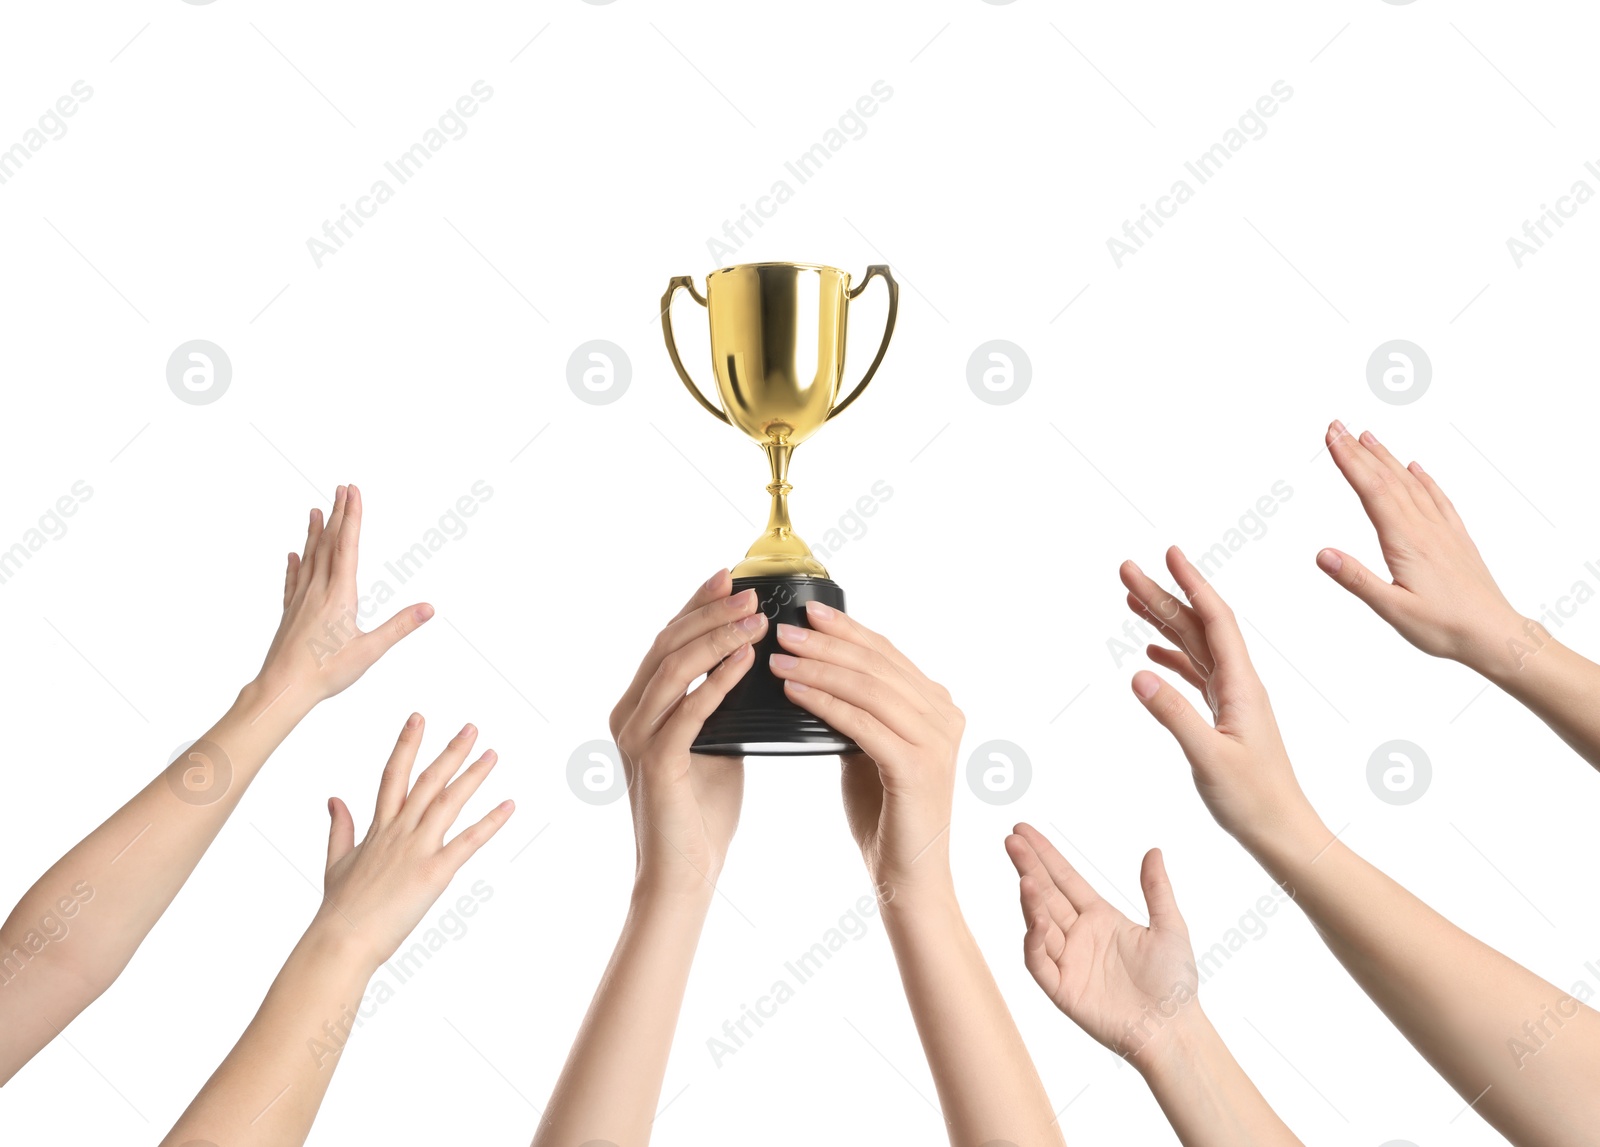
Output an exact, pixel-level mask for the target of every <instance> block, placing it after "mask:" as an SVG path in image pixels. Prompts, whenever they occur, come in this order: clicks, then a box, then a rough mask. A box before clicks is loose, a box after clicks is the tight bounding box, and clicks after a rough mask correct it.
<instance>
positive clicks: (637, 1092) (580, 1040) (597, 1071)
mask: <svg viewBox="0 0 1600 1147" xmlns="http://www.w3.org/2000/svg"><path fill="white" fill-rule="evenodd" d="M709 906H710V891H709V889H704V890H696V891H694V892H692V893H688V894H685V895H682V896H676V895H673V896H658V895H653V894H650V893H646V892H636V893H635V895H634V898H633V902H632V904H631V905H630V906H629V910H628V919H627V921H626V923H624V925H623V928H622V935H621V937H620V938H619V939H618V940H617V946H616V949H615V950H614V951H613V952H612V955H611V962H610V964H608V965H607V966H606V970H605V974H604V976H602V978H601V980H600V986H599V987H598V988H597V989H596V990H595V995H594V1000H593V1002H592V1003H591V1004H590V1005H589V1011H588V1014H587V1015H585V1016H584V1019H583V1024H582V1026H581V1027H580V1028H579V1029H578V1036H577V1038H576V1039H575V1040H574V1041H573V1044H572V1051H571V1052H570V1053H568V1055H567V1062H566V1066H565V1067H564V1068H562V1071H561V1078H560V1079H559V1080H557V1081H556V1086H555V1090H554V1092H552V1094H551V1096H550V1103H549V1105H548V1106H547V1107H546V1108H545V1112H544V1116H543V1118H542V1119H541V1120H540V1122H539V1130H538V1133H537V1134H536V1135H535V1136H534V1140H533V1142H534V1147H566V1145H567V1144H572V1143H585V1142H588V1141H590V1140H601V1141H609V1142H612V1143H617V1144H620V1145H621V1147H640V1145H642V1144H644V1143H646V1142H647V1141H648V1140H649V1138H650V1126H651V1123H652V1121H653V1120H654V1118H655V1114H656V1105H657V1103H658V1102H659V1101H660V1096H661V1081H662V1079H663V1077H664V1076H665V1075H666V1070H667V1055H668V1053H669V1052H670V1051H671V1049H672V1038H673V1034H674V1033H675V1032H676V1030H677V1027H678V1012H679V1010H680V1009H681V1008H682V1006H683V993H684V989H685V987H686V986H687V984H688V981H689V969H690V966H691V964H692V963H693V962H694V953H695V948H696V947H697V946H698V944H699V942H700V930H701V927H702V926H703V925H704V923H705V917H706V911H707V909H708V908H709Z"/></svg>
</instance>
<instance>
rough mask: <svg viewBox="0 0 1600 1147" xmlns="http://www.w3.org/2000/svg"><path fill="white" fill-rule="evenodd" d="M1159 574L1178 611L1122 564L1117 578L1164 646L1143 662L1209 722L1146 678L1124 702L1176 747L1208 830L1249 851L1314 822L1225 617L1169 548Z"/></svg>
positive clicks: (1141, 676)
mask: <svg viewBox="0 0 1600 1147" xmlns="http://www.w3.org/2000/svg"><path fill="white" fill-rule="evenodd" d="M1167 569H1168V570H1170V571H1171V573H1172V576H1173V577H1174V578H1175V579H1176V580H1177V583H1178V585H1179V587H1180V588H1181V589H1182V590H1183V593H1184V596H1185V597H1186V598H1187V599H1188V601H1187V603H1185V602H1182V601H1179V600H1178V599H1177V598H1175V597H1173V596H1172V595H1171V594H1169V593H1168V592H1167V591H1166V590H1164V589H1162V588H1161V586H1160V585H1158V584H1157V583H1156V582H1154V581H1152V580H1151V579H1150V578H1149V577H1148V576H1146V574H1145V573H1144V571H1143V570H1141V569H1140V568H1139V567H1138V566H1137V565H1135V564H1134V563H1133V562H1131V561H1129V562H1124V563H1123V564H1122V569H1121V576H1122V584H1123V585H1124V586H1126V587H1127V589H1128V607H1129V608H1130V609H1132V610H1133V612H1134V613H1136V614H1137V615H1139V616H1140V617H1141V618H1143V619H1144V620H1145V621H1147V622H1149V623H1151V624H1152V625H1154V626H1156V627H1157V628H1158V629H1159V630H1160V631H1161V633H1162V635H1163V636H1164V637H1166V639H1167V640H1168V641H1170V642H1172V645H1173V648H1170V649H1169V648H1167V647H1165V646H1161V645H1151V646H1150V647H1149V648H1148V650H1147V652H1148V653H1149V656H1150V660H1152V661H1154V662H1155V663H1156V664H1157V665H1161V666H1163V667H1165V668H1167V669H1170V670H1171V671H1172V672H1174V673H1176V674H1177V675H1178V676H1179V677H1182V678H1183V679H1184V680H1185V681H1186V682H1188V683H1189V684H1190V685H1191V686H1193V687H1194V688H1195V689H1196V690H1197V691H1198V692H1199V693H1200V694H1201V695H1202V696H1203V697H1204V698H1205V700H1206V704H1207V706H1208V707H1209V708H1210V710H1211V716H1212V721H1211V722H1209V723H1208V722H1207V721H1206V720H1205V719H1204V718H1202V717H1201V716H1200V714H1199V713H1197V712H1195V709H1194V706H1192V705H1191V704H1189V702H1188V701H1187V700H1185V699H1184V697H1183V695H1182V694H1181V693H1179V692H1178V691H1177V690H1176V689H1174V688H1173V687H1172V686H1171V685H1169V684H1167V683H1166V682H1165V681H1163V680H1162V679H1161V678H1160V677H1158V676H1157V675H1156V674H1154V673H1151V672H1149V671H1147V670H1141V671H1140V672H1138V673H1135V674H1134V675H1133V692H1134V695H1135V696H1137V697H1138V698H1139V700H1140V701H1141V702H1143V703H1144V706H1145V708H1146V709H1148V710H1150V712H1151V713H1152V714H1153V715H1154V716H1155V718H1156V720H1158V721H1160V722H1161V724H1162V725H1164V726H1166V728H1167V730H1168V731H1169V732H1170V733H1171V734H1172V735H1173V736H1174V737H1175V738H1177V741H1178V744H1179V745H1180V746H1181V747H1182V748H1183V753H1184V756H1186V757H1187V758H1188V759H1189V765H1190V768H1191V770H1192V771H1193V774H1194V783H1195V788H1196V789H1198V790H1199V792H1200V797H1201V799H1202V800H1203V801H1205V804H1206V808H1208V809H1209V810H1210V811H1211V815H1212V816H1213V817H1215V818H1216V821H1217V823H1218V824H1220V825H1221V826H1222V827H1223V828H1224V829H1226V830H1227V831H1228V832H1229V833H1230V834H1232V835H1233V836H1234V837H1235V838H1237V839H1238V840H1239V841H1240V842H1241V843H1242V844H1244V845H1245V847H1246V848H1254V847H1255V846H1256V845H1258V844H1260V843H1263V842H1264V841H1265V840H1266V839H1267V838H1268V837H1269V836H1270V835H1271V834H1272V833H1274V832H1275V831H1276V830H1277V829H1279V828H1281V827H1284V826H1288V825H1303V824H1305V823H1308V822H1309V821H1314V820H1315V815H1316V814H1315V813H1314V812H1312V810H1311V805H1310V802H1308V801H1307V800H1306V796H1305V793H1304V792H1302V791H1301V788H1300V782H1299V781H1298V780H1296V779H1295V775H1294V766H1293V765H1291V764H1290V763H1289V754H1288V752H1287V750H1285V749H1284V747H1283V736H1282V734H1281V733H1279V732H1278V723H1277V720H1276V719H1275V718H1274V717H1273V715H1272V703H1271V702H1270V701H1269V700H1268V698H1267V690H1266V687H1265V686H1263V685H1262V684H1261V678H1260V677H1258V676H1257V675H1256V670H1255V666H1253V665H1252V664H1251V663H1250V653H1249V650H1247V649H1246V648H1245V644H1244V635H1243V634H1241V633H1240V632H1239V623H1238V622H1237V621H1236V620H1235V619H1234V616H1233V610H1231V609H1229V608H1228V605H1227V603H1226V602H1224V601H1223V600H1222V598H1221V597H1220V596H1218V594H1217V591H1216V589H1215V587H1213V586H1212V585H1211V584H1210V583H1209V582H1207V581H1206V580H1205V579H1204V578H1203V577H1201V576H1200V571H1199V570H1197V569H1195V568H1194V566H1193V565H1191V564H1190V563H1189V559H1188V558H1186V557H1184V556H1183V552H1182V551H1181V550H1179V549H1178V547H1177V546H1173V547H1172V548H1171V549H1169V550H1168V551H1167Z"/></svg>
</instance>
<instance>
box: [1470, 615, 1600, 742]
mask: <svg viewBox="0 0 1600 1147" xmlns="http://www.w3.org/2000/svg"><path fill="white" fill-rule="evenodd" d="M1475 661H1476V663H1475V664H1474V665H1473V666H1472V668H1474V669H1476V670H1477V671H1478V672H1479V673H1481V674H1483V675H1484V676H1485V677H1487V678H1488V679H1489V680H1490V681H1492V682H1494V683H1495V684H1496V685H1498V686H1499V687H1500V688H1501V689H1503V690H1505V691H1506V692H1507V693H1508V694H1510V695H1511V696H1512V697H1514V698H1515V699H1516V700H1518V701H1520V702H1521V703H1522V704H1523V705H1525V706H1527V708H1528V709H1529V710H1530V711H1531V712H1532V713H1533V714H1534V716H1536V717H1538V718H1539V719H1540V720H1541V721H1543V722H1544V723H1545V724H1546V725H1549V726H1550V728H1551V729H1552V730H1553V731H1554V732H1555V734H1556V735H1557V736H1558V737H1560V738H1561V739H1562V740H1563V741H1565V742H1566V743H1567V744H1568V745H1570V746H1571V747H1572V749H1573V750H1574V751H1575V752H1576V753H1577V754H1578V755H1579V756H1580V757H1582V758H1583V759H1584V760H1586V761H1588V762H1589V764H1591V765H1593V766H1594V767H1595V768H1597V769H1600V665H1596V664H1595V663H1594V662H1592V661H1590V660H1589V659H1588V658H1586V657H1584V656H1582V655H1581V654H1578V653H1575V652H1573V651H1572V650H1571V649H1568V648H1567V647H1566V646H1565V645H1562V644H1561V643H1560V642H1559V641H1557V640H1556V639H1555V638H1554V637H1552V636H1550V632H1549V631H1548V630H1547V629H1545V628H1544V627H1543V626H1542V625H1539V624H1537V623H1535V622H1532V621H1530V622H1527V623H1526V624H1525V626H1524V627H1523V630H1522V631H1521V632H1519V633H1516V634H1510V635H1507V636H1506V638H1505V641H1504V643H1503V644H1502V645H1500V646H1495V645H1494V644H1493V643H1489V644H1488V646H1487V648H1486V650H1485V652H1484V653H1483V655H1482V656H1480V657H1477V658H1476V659H1475Z"/></svg>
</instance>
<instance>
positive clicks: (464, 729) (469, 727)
mask: <svg viewBox="0 0 1600 1147" xmlns="http://www.w3.org/2000/svg"><path fill="white" fill-rule="evenodd" d="M477 731H478V730H476V729H474V728H473V727H472V722H471V721H468V722H467V723H466V724H465V725H463V726H461V732H459V733H457V734H456V736H458V737H465V736H466V735H467V734H469V733H476V732H477Z"/></svg>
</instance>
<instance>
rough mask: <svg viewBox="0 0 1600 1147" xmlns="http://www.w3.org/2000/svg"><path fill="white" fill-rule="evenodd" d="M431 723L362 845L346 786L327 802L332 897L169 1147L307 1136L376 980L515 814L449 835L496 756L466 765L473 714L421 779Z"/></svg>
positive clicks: (405, 749) (403, 745)
mask: <svg viewBox="0 0 1600 1147" xmlns="http://www.w3.org/2000/svg"><path fill="white" fill-rule="evenodd" d="M422 732H423V723H422V718H421V716H419V715H418V714H416V713H413V714H412V715H411V717H410V719H409V720H407V721H406V724H405V727H404V728H403V729H402V730H401V731H400V739H399V741H398V742H397V743H396V744H395V747H394V752H393V753H391V754H390V756H389V763H388V765H387V766H386V767H385V768H384V770H383V780H382V781H381V782H380V784H379V786H378V803H377V808H376V810H375V811H374V813H373V817H372V825H371V827H370V828H368V830H367V835H366V837H365V838H364V839H363V840H362V841H361V843H360V844H357V843H355V824H354V822H353V821H352V819H351V817H350V810H349V808H347V807H346V806H345V803H344V802H343V801H341V800H339V799H338V798H337V797H334V798H332V799H330V800H329V801H328V813H329V816H330V817H331V818H332V821H331V824H330V825H329V829H328V865H327V870H326V874H325V876H324V881H323V883H324V888H325V890H326V895H325V896H324V897H323V902H322V905H321V907H320V908H319V909H318V910H317V913H316V915H315V917H313V919H312V921H311V926H310V927H309V928H307V929H306V933H305V935H304V936H302V937H301V938H300V942H299V943H298V944H296V945H295V948H294V951H293V952H291V953H290V954H289V959H288V960H287V961H286V962H285V963H284V965H283V970H282V971H281V972H279V973H278V978H277V979H276V980H274V981H273V984H272V989H271V990H270V991H269V992H268V993H267V997H266V999H265V1000H263V1001H262V1004H261V1007H260V1009H259V1010H258V1011H257V1012H256V1014H255V1018H254V1019H252V1020H251V1021H250V1026H249V1027H247V1028H246V1029H245V1031H244V1035H242V1036H241V1037H240V1038H239V1042H238V1043H236V1044H235V1045H234V1047H233V1050H232V1051H230V1052H229V1053H228V1056H227V1058H226V1059H224V1060H223V1061H222V1065H221V1066H220V1067H218V1068H217V1070H216V1072H215V1073H213V1074H212V1076H211V1078H210V1079H209V1080H207V1081H206V1084H205V1086H204V1087H202V1088H201V1089H200V1093H199V1094H198V1095H196V1096H195V1098H194V1101H193V1102H192V1103H190V1104H189V1107H188V1109H187V1110H185V1111H184V1113H183V1115H182V1116H181V1117H179V1119H178V1122H177V1123H176V1124H175V1125H174V1126H173V1128H172V1130H171V1131H169V1132H168V1133H167V1137H166V1138H165V1139H163V1140H162V1144H163V1147H192V1145H194V1144H198V1143H226V1144H228V1145H229V1147H295V1145H297V1144H300V1143H303V1142H305V1138H306V1135H307V1134H308V1133H309V1132H310V1130H311V1124H312V1121H313V1120H314V1119H316V1116H317V1110H318V1109H319V1108H320V1107H321V1105H322V1099H323V1096H324V1095H325V1094H326V1093H327V1090H328V1084H329V1083H330V1082H331V1080H332V1078H333V1073H334V1071H335V1070H336V1069H337V1068H338V1065H339V1060H340V1058H341V1057H342V1056H343V1053H344V1050H345V1048H346V1046H347V1045H348V1043H349V1041H350V1039H351V1037H352V1035H353V1029H354V1027H355V1023H356V1018H357V1009H358V1008H359V1007H360V1006H361V1000H362V994H363V992H364V991H365V989H366V984H367V981H368V980H370V979H371V978H372V974H373V973H374V972H375V971H377V969H378V967H379V965H381V964H382V963H383V962H384V961H385V960H387V959H388V958H389V957H390V956H392V955H394V952H395V949H397V948H398V947H399V946H400V944H401V942H402V941H404V940H405V938H406V937H407V936H408V935H409V934H410V933H411V930H412V929H413V928H415V927H416V926H417V924H418V923H420V922H421V920H422V917H423V915H424V914H425V913H426V912H427V911H428V909H429V908H430V907H431V906H432V905H433V902H434V901H435V900H437V899H438V898H439V895H440V893H442V892H443V891H444V890H445V887H446V886H447V885H448V884H449V883H450V880H451V878H452V877H454V876H455V874H456V872H457V871H458V870H459V869H460V868H461V866H462V865H463V864H465V863H466V861H467V859H468V858H469V857H471V856H472V854H473V853H475V852H477V851H478V849H479V848H481V847H483V845H484V844H485V843H487V842H488V840H489V839H490V838H491V837H493V836H494V834H495V833H496V832H498V831H499V830H500V827H501V826H502V825H504V824H505V822H506V821H507V820H508V819H510V817H511V812H512V804H511V802H510V801H504V802H502V803H501V804H499V805H497V806H496V807H495V808H494V809H492V810H491V811H490V812H489V814H488V815H487V816H485V817H484V818H483V819H482V820H480V821H478V822H477V823H476V824H474V825H472V826H471V827H470V828H468V829H466V830H465V831H463V832H461V833H460V834H458V835H457V836H456V837H455V838H454V839H452V840H451V841H449V842H448V843H446V842H445V840H444V837H445V834H446V833H448V832H449V831H450V828H451V826H452V825H453V824H454V823H455V821H456V818H457V817H458V816H460V814H461V808H462V806H463V805H465V804H466V802H467V800H468V798H470V797H471V796H472V794H473V793H474V792H476V791H477V789H478V786H479V785H480V784H482V783H483V780H484V778H485V777H487V776H488V775H489V771H490V770H491V769H493V768H494V765H495V755H494V753H493V752H486V753H484V754H483V755H482V756H481V757H479V758H478V759H477V760H476V761H474V762H473V763H472V765H471V766H469V767H468V768H467V770H466V771H465V772H463V773H461V775H460V776H457V775H456V773H457V772H458V771H459V770H460V768H461V764H462V762H463V761H465V760H466V758H467V753H468V752H469V751H470V750H471V748H472V744H473V741H475V740H476V739H477V736H478V731H477V730H476V729H474V728H473V727H472V726H471V725H468V726H466V727H465V728H464V729H462V730H461V732H460V733H458V734H457V735H456V737H455V739H454V740H452V741H451V742H450V744H449V745H448V746H447V747H446V748H445V751H444V752H443V753H441V754H439V758H438V759H437V760H436V761H434V762H433V764H431V765H429V766H428V767H427V768H426V769H424V770H423V771H422V775H421V776H419V777H418V778H417V783H416V784H415V785H412V784H411V783H410V782H411V769H412V766H413V765H414V764H415V763H416V759H417V748H418V746H419V745H420V744H421V743H422ZM452 778H454V779H452ZM408 787H409V788H410V792H409V793H408V792H407V791H406V790H407V788H408Z"/></svg>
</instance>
